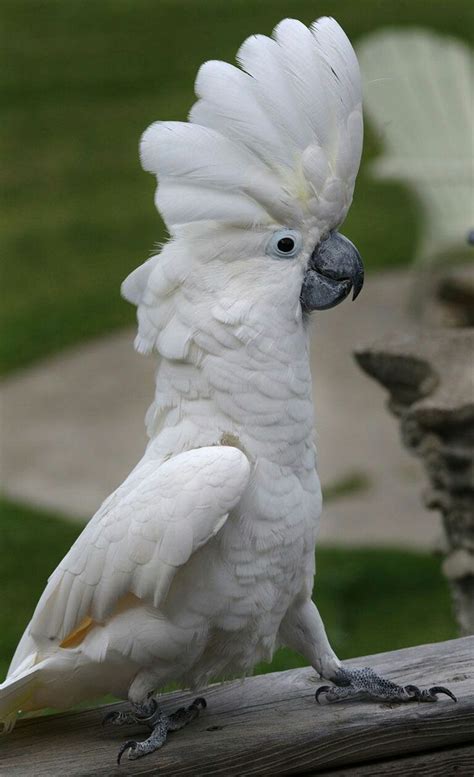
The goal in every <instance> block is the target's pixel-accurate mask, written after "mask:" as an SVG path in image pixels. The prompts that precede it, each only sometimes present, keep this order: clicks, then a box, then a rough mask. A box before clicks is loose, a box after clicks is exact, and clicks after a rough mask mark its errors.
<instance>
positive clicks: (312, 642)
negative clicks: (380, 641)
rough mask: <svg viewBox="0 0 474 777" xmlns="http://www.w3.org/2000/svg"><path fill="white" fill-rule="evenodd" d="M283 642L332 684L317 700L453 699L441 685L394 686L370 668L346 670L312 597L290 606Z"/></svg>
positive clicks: (387, 700)
mask: <svg viewBox="0 0 474 777" xmlns="http://www.w3.org/2000/svg"><path fill="white" fill-rule="evenodd" d="M280 637H281V640H282V642H283V643H284V644H285V645H288V647H291V648H293V649H294V650H296V651H298V653H301V654H302V655H303V656H304V657H305V658H306V659H307V660H308V661H309V662H310V664H311V666H313V667H314V668H315V669H316V671H317V672H319V674H320V675H321V677H324V678H325V679H326V680H330V681H331V682H332V683H334V685H333V686H331V685H323V686H322V687H321V688H318V690H317V691H316V701H318V702H320V701H323V700H324V701H327V702H336V701H348V700H352V699H354V700H355V699H373V700H377V701H385V702H406V701H420V702H434V701H437V700H438V695H439V694H442V693H444V694H446V695H447V696H449V697H450V698H451V699H453V701H456V697H455V696H454V694H453V693H452V692H451V691H450V690H449V689H448V688H444V687H443V686H439V685H435V686H433V687H432V688H418V687H417V686H416V685H405V686H403V685H397V684H396V683H394V682H392V681H391V680H386V679H385V678H384V677H380V676H379V675H378V674H376V672H374V670H373V669H346V668H344V667H343V666H342V665H341V662H340V661H339V659H338V658H337V656H336V655H335V653H334V651H333V650H332V648H331V646H330V644H329V641H328V638H327V636H326V632H325V629H324V625H323V622H322V620H321V616H320V615H319V612H318V610H317V607H316V605H315V604H314V602H312V601H311V600H309V599H307V600H305V601H298V602H296V603H294V604H293V605H292V607H290V609H289V610H288V612H287V614H286V615H285V618H284V620H283V621H282V624H281V627H280Z"/></svg>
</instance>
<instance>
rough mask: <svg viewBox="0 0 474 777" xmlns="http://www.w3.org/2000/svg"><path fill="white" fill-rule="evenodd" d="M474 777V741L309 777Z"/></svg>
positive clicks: (319, 772) (318, 772)
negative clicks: (414, 776)
mask: <svg viewBox="0 0 474 777" xmlns="http://www.w3.org/2000/svg"><path fill="white" fill-rule="evenodd" d="M313 775H317V777H410V775H416V777H473V775H474V745H461V746H460V747H456V748H451V747H450V748H448V749H444V748H443V749H442V750H435V751H433V752H432V753H419V754H416V755H412V756H408V757H407V758H403V757H401V758H391V759H390V760H389V761H376V762H375V763H371V764H362V765H360V766H348V767H347V768H345V769H331V770H330V771H329V772H327V771H325V770H324V771H319V769H318V771H317V772H312V774H311V775H310V774H307V775H306V777H313Z"/></svg>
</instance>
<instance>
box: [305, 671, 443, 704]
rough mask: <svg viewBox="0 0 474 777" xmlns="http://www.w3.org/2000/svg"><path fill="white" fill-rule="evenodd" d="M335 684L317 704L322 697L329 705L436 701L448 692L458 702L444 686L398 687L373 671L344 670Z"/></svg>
mask: <svg viewBox="0 0 474 777" xmlns="http://www.w3.org/2000/svg"><path fill="white" fill-rule="evenodd" d="M331 679H332V681H333V683H334V685H323V686H322V687H321V688H318V690H317V691H316V694H315V696H316V701H317V702H318V703H320V697H322V699H324V701H325V702H337V701H352V700H356V699H373V700H376V701H385V702H407V701H420V702H434V701H438V694H440V693H444V694H446V696H449V697H450V698H451V699H452V700H453V701H457V699H456V697H455V695H454V693H452V692H451V691H450V690H449V689H448V688H444V687H443V686H441V685H435V686H433V687H432V688H418V687H417V686H416V685H397V684H396V683H394V682H392V681H391V680H387V679H385V678H384V677H380V675H378V674H377V673H376V672H374V670H373V669H369V668H366V669H344V668H342V667H341V669H339V670H338V671H337V673H336V675H335V676H334V677H333V678H331Z"/></svg>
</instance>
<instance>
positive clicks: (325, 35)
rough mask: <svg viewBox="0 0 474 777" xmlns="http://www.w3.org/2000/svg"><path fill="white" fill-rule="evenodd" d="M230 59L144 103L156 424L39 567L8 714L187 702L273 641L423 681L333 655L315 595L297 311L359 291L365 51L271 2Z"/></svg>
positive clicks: (311, 453)
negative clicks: (38, 591)
mask: <svg viewBox="0 0 474 777" xmlns="http://www.w3.org/2000/svg"><path fill="white" fill-rule="evenodd" d="M237 59H238V62H239V64H240V69H239V68H238V67H234V66H233V65H229V64H227V63H224V62H206V63H205V64H204V65H203V66H202V68H201V69H200V71H199V73H198V76H197V81H196V92H197V96H198V101H197V102H196V104H195V105H194V107H193V108H192V110H191V113H190V117H189V122H187V123H185V122H184V123H183V122H158V123H156V124H153V125H152V126H151V127H150V128H149V129H148V130H147V131H146V132H145V134H144V136H143V139H142V144H141V160H142V164H143V167H144V168H145V170H147V171H150V172H152V173H154V174H155V175H157V177H158V182H159V185H158V189H157V194H156V205H157V207H158V209H159V211H160V212H161V214H162V216H163V218H164V220H165V222H166V225H167V227H168V230H169V233H170V240H169V241H168V242H167V243H166V245H165V246H164V247H163V248H162V250H161V252H160V253H159V254H158V255H156V256H153V257H152V258H151V259H150V260H149V261H147V262H145V264H144V265H142V266H141V267H139V268H138V269H137V270H135V271H134V272H133V273H132V274H131V275H130V276H129V277H128V278H127V279H126V281H125V282H124V284H123V294H124V296H125V297H126V299H128V300H130V301H131V302H133V303H134V304H136V305H137V307H138V321H139V327H138V336H137V339H136V347H137V349H138V350H139V351H140V352H142V353H149V352H152V351H155V352H156V353H157V354H158V355H159V362H158V369H157V374H156V395H155V400H154V402H153V404H152V406H151V408H150V410H149V412H148V416H147V426H148V433H149V436H150V442H149V444H148V446H147V449H146V452H145V454H144V456H143V458H142V459H141V461H140V462H139V463H138V464H137V466H136V467H135V469H134V470H133V471H132V472H131V474H130V475H129V476H128V478H127V479H126V480H125V482H124V483H123V484H122V485H121V486H120V487H119V488H118V489H117V490H116V491H115V492H114V493H113V494H112V495H111V496H110V497H109V498H108V499H107V500H106V501H105V502H104V504H103V505H102V506H101V507H100V509H99V510H98V512H97V513H96V515H95V516H94V517H93V518H92V520H91V521H90V522H89V524H88V525H87V526H86V528H85V529H84V531H83V532H82V534H81V535H80V537H79V538H78V540H77V541H76V542H75V543H74V545H73V546H72V548H71V550H70V551H69V553H68V554H67V555H66V557H65V558H64V559H63V561H62V562H61V563H60V564H59V566H58V568H57V569H56V570H55V571H54V572H53V574H52V575H51V577H50V579H49V581H48V584H47V586H46V589H45V591H44V593H43V595H42V597H41V599H40V601H39V603H38V606H37V607H36V610H35V612H34V614H33V617H32V620H31V622H30V624H29V626H28V627H27V629H26V631H25V634H24V635H23V638H22V639H21V641H20V644H19V645H18V648H17V651H16V653H15V656H14V658H13V661H12V664H11V667H10V670H9V673H8V677H7V679H6V681H5V682H4V684H3V685H2V686H0V719H3V721H4V723H5V725H6V726H7V727H8V726H11V724H12V722H13V720H14V718H15V716H16V713H17V711H19V710H37V709H40V708H42V707H56V708H65V707H69V706H71V705H74V704H76V703H78V702H80V701H83V700H84V699H88V698H91V697H96V696H98V695H102V694H105V693H112V694H114V695H115V696H118V697H121V698H128V699H129V701H130V702H131V711H130V713H117V712H115V713H113V714H112V715H110V716H108V720H109V721H110V722H111V723H115V724H121V723H126V722H130V721H131V720H133V721H141V722H142V723H144V724H145V725H146V726H148V728H149V729H151V733H150V735H149V737H148V739H145V740H144V741H143V742H135V741H133V742H127V743H126V744H125V745H124V746H123V747H122V748H121V751H120V754H119V758H120V756H121V755H122V753H123V752H125V751H128V757H129V758H138V757H140V756H142V755H145V754H146V753H150V752H152V751H154V750H156V749H157V748H158V747H160V746H161V745H162V744H163V743H164V741H165V739H166V735H167V732H168V731H169V730H175V729H177V728H181V727H182V726H184V725H185V724H186V723H187V722H188V721H189V720H191V719H192V718H193V717H195V716H196V715H197V714H198V712H199V709H200V707H202V706H204V701H203V700H202V699H196V700H195V702H193V704H191V705H190V706H189V707H188V708H187V709H185V710H180V711H178V713H176V714H175V715H172V716H165V715H164V714H163V713H162V712H161V710H160V708H159V705H158V703H157V701H156V699H155V697H154V694H155V693H156V692H157V691H159V690H160V689H161V688H163V686H165V685H166V684H168V683H170V682H171V681H174V682H179V683H180V684H182V685H184V686H189V687H191V688H195V687H202V686H203V685H205V684H206V683H207V682H208V681H209V680H210V679H211V678H225V677H235V676H243V675H246V674H248V673H250V672H251V671H252V668H253V667H254V665H255V664H256V663H257V662H258V661H262V660H269V659H271V657H272V654H273V652H274V650H275V649H276V648H277V647H278V646H279V645H281V644H285V645H288V646H289V647H291V648H293V649H294V650H296V651H298V652H299V653H301V654H302V655H303V656H304V657H305V658H306V659H307V661H308V662H309V663H310V664H311V665H312V666H313V667H314V668H315V670H316V671H317V672H318V673H319V674H320V675H321V676H322V677H324V678H326V679H328V680H330V681H332V682H333V683H334V684H335V685H334V686H325V687H323V688H322V689H319V691H318V694H321V693H323V695H324V696H325V697H326V699H328V700H329V701H331V700H332V701H337V700H339V699H341V698H348V697H351V696H360V695H368V696H372V697H375V698H397V699H406V700H408V699H412V698H418V699H422V700H424V699H426V700H434V699H436V693H437V692H438V690H439V689H430V690H429V691H428V690H424V691H420V690H418V689H416V688H414V687H413V686H407V688H403V687H400V686H396V685H394V684H393V683H390V682H388V681H386V680H384V679H383V678H379V677H377V675H375V674H374V673H373V672H372V671H371V670H356V671H352V672H351V671H349V670H346V669H344V668H343V667H342V666H341V664H340V662H339V660H338V658H337V657H336V655H335V654H334V652H333V650H332V649H331V647H330V645H329V642H328V639H327V637H326V634H325V630H324V626H323V623H322V621H321V618H320V616H319V613H318V610H317V608H316V605H315V604H314V603H313V602H312V601H311V593H312V589H313V576H314V571H315V564H314V549H315V542H316V536H317V531H318V524H319V517H320V513H321V489H320V484H319V479H318V475H317V471H316V452H315V446H314V442H313V404H312V392H311V375H310V366H309V344H308V337H309V332H308V318H309V313H310V311H312V310H324V309H326V308H329V307H332V306H333V305H336V304H337V303H338V302H340V301H342V300H343V299H344V298H346V297H347V296H348V294H349V292H350V290H351V289H353V291H354V297H355V296H356V295H357V294H358V293H359V291H360V289H361V287H362V282H363V268H362V263H361V259H360V256H359V254H358V252H357V250H356V249H355V247H354V246H353V245H352V243H351V242H350V241H349V240H347V239H346V238H344V237H342V236H341V235H340V234H339V233H338V232H337V231H336V230H337V228H338V226H339V225H340V224H341V222H342V221H343V220H344V217H345V215H346V213H347V210H348V208H349V206H350V203H351V200H352V194H353V189H354V181H355V178H356V174H357V170H358V167H359V161H360V155H361V147H362V107H361V91H360V80H359V68H358V64H357V60H356V57H355V54H354V51H353V49H352V47H351V44H350V43H349V41H348V39H347V37H346V35H345V34H344V32H343V31H342V29H341V28H340V27H339V25H338V24H337V23H336V22H335V21H334V20H333V19H329V18H323V19H320V20H318V21H317V22H315V23H314V24H313V25H312V26H311V27H310V28H309V29H308V28H307V27H306V26H304V25H303V24H301V23H300V22H298V21H295V20H292V19H285V20H284V21H282V22H281V23H280V24H279V25H278V26H277V27H276V29H275V31H274V33H273V37H272V38H268V37H265V36H262V35H255V36H252V37H251V38H249V39H248V40H246V41H245V43H244V44H243V46H242V47H241V49H240V51H239V52H238V55H237Z"/></svg>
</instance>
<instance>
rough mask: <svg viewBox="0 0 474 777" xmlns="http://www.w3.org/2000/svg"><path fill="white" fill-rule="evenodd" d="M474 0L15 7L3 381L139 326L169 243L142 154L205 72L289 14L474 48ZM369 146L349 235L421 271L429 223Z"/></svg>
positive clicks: (376, 263) (9, 49)
mask: <svg viewBox="0 0 474 777" xmlns="http://www.w3.org/2000/svg"><path fill="white" fill-rule="evenodd" d="M469 9H470V4H469V2H468V1H467V0H451V2H450V3H449V4H448V3H446V1H445V0H431V2H427V0H399V1H398V2H397V3H395V2H382V0H364V1H363V2H362V0H360V2H354V0H319V1H318V2H317V3H315V2H313V0H292V2H291V3H289V2H288V0H259V2H256V0H255V1H251V0H225V1H224V0H207V1H206V2H197V0H101V1H100V2H96V3H94V2H91V1H88V0H67V1H66V0H43V1H40V0H3V2H2V10H1V14H2V25H1V29H2V33H3V40H2V45H1V49H0V50H1V51H2V56H3V59H2V63H1V64H2V66H1V67H0V94H1V100H2V159H3V167H2V173H3V185H4V192H5V196H4V210H3V212H4V218H3V221H2V228H1V234H2V242H3V244H2V255H3V257H4V266H3V278H2V280H3V298H2V310H1V316H0V327H1V331H2V332H3V336H2V338H1V342H0V369H1V371H2V372H4V373H5V372H7V371H10V370H12V369H15V368H18V367H21V366H24V365H27V364H29V363H30V362H32V361H33V360H35V359H39V358H40V357H44V356H46V355H47V354H51V353H53V352H55V351H57V350H58V349H61V348H64V347H65V346H68V345H71V344H74V343H76V342H78V341H81V340H84V339H87V338H90V337H93V336H96V335H99V334H101V333H104V332H108V331H110V330H112V329H114V328H115V327H119V326H122V325H126V324H131V323H132V321H133V320H134V311H133V309H132V308H131V307H130V306H128V305H127V304H126V303H125V302H123V301H122V300H121V299H120V296H119V284H120V281H121V280H122V279H123V278H124V276H126V275H127V273H128V272H129V271H130V270H131V269H132V268H134V267H135V266H136V265H138V264H139V263H141V262H142V261H143V260H144V259H145V258H146V257H147V256H148V255H149V252H150V251H151V250H152V247H153V245H154V243H155V242H156V241H158V240H160V239H162V237H163V234H164V233H163V226H162V224H161V222H160V220H159V218H158V216H157V215H156V213H155V212H154V208H153V202H152V195H153V190H154V181H153V179H152V177H151V176H148V175H146V174H145V173H143V172H141V170H140V167H139V163H138V155H137V144H138V139H139V136H140V134H141V132H142V131H143V130H144V128H145V127H146V126H147V125H148V124H149V123H150V122H151V121H153V120H155V119H157V118H167V119H171V118H173V119H184V118H185V116H186V113H187V110H188V109H189V107H190V105H191V104H192V102H193V89H192V87H193V80H194V77H195V74H196V71H197V68H198V67H199V65H200V64H201V62H203V61H204V60H206V59H209V58H223V59H227V60H232V59H233V57H234V55H235V52H236V50H237V48H238V46H239V44H240V43H241V42H242V40H243V39H244V38H245V37H246V36H247V35H249V34H251V33H254V32H256V31H259V32H264V33H269V32H270V31H271V29H272V27H273V26H274V24H275V23H276V22H278V21H279V20H280V19H281V18H282V17H284V16H287V15H288V14H291V15H293V16H296V17H298V18H301V19H302V20H303V21H305V22H310V21H312V20H313V19H314V18H315V16H317V15H323V14H327V13H329V14H331V15H334V16H335V17H336V18H337V19H338V20H339V21H340V22H341V24H342V25H343V26H344V28H345V29H346V30H347V32H348V34H349V35H350V36H351V38H352V39H353V40H354V41H357V39H358V38H359V37H360V36H362V35H364V34H365V33H368V32H370V31H372V30H374V29H376V28H377V27H380V26H381V25H387V24H397V25H414V24H416V25H425V26H426V25H429V26H430V27H432V28H435V29H437V30H440V31H442V32H447V33H451V34H456V35H458V36H460V37H462V38H466V37H467V36H469V34H470V29H471V28H472V27H471V24H470V11H469ZM374 153H375V144H374V140H373V138H371V137H370V136H368V138H367V142H366V146H365V156H364V164H363V166H362V171H361V174H360V177H359V182H358V186H357V190H356V196H355V202H354V206H353V208H352V211H351V214H350V216H349V218H348V220H347V224H346V226H345V231H346V233H347V234H348V235H350V236H351V238H352V239H353V240H354V241H355V242H356V243H357V245H358V246H359V248H360V250H361V253H362V255H363V256H364V258H365V261H366V263H367V266H368V267H369V269H370V268H376V267H381V266H391V265H396V264H400V263H403V262H407V261H409V259H410V257H411V253H412V248H413V245H414V241H415V239H416V213H415V211H414V209H413V203H412V202H411V201H410V200H409V197H408V195H407V194H406V192H405V191H404V190H403V188H402V187H400V186H396V185H388V184H380V183H375V182H374V181H371V180H370V179H369V177H368V175H367V171H366V170H367V168H366V161H367V160H368V159H369V158H370V157H371V156H373V155H374Z"/></svg>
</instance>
